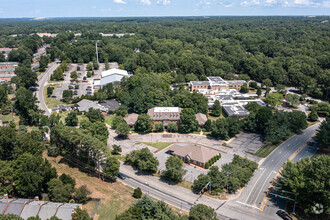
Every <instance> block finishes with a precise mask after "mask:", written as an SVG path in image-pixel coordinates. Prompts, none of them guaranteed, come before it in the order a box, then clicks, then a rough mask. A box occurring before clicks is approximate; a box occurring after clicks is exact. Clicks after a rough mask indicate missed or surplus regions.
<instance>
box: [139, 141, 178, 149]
mask: <svg viewBox="0 0 330 220" xmlns="http://www.w3.org/2000/svg"><path fill="white" fill-rule="evenodd" d="M135 144H136V145H138V144H146V145H149V146H151V147H154V148H157V149H158V150H162V149H164V148H166V147H168V146H170V145H171V144H172V142H136V143H135Z"/></svg>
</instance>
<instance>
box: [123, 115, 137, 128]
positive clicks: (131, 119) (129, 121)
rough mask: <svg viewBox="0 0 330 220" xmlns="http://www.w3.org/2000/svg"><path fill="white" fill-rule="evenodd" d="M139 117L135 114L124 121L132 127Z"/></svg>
mask: <svg viewBox="0 0 330 220" xmlns="http://www.w3.org/2000/svg"><path fill="white" fill-rule="evenodd" d="M138 117H139V115H138V114H136V113H132V114H129V115H128V116H127V117H125V118H124V119H125V121H126V123H127V124H128V125H130V126H133V125H134V124H135V122H136V121H137V119H138Z"/></svg>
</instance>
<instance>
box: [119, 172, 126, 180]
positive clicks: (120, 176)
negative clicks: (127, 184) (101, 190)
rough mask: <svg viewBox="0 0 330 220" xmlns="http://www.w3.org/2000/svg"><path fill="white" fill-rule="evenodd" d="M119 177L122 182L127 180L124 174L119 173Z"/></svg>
mask: <svg viewBox="0 0 330 220" xmlns="http://www.w3.org/2000/svg"><path fill="white" fill-rule="evenodd" d="M118 177H119V178H120V179H122V180H124V179H126V176H125V175H124V174H122V173H118Z"/></svg>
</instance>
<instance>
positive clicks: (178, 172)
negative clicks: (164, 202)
mask: <svg viewBox="0 0 330 220" xmlns="http://www.w3.org/2000/svg"><path fill="white" fill-rule="evenodd" d="M165 165H166V170H165V171H164V172H163V173H162V178H163V179H166V180H168V181H171V182H174V183H178V182H181V181H182V178H183V176H184V174H185V173H186V172H187V171H186V170H184V169H183V161H182V160H181V159H179V158H178V157H169V158H168V159H167V161H166V163H165Z"/></svg>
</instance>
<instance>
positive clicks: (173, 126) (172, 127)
mask: <svg viewBox="0 0 330 220" xmlns="http://www.w3.org/2000/svg"><path fill="white" fill-rule="evenodd" d="M167 131H168V132H172V133H175V132H178V125H177V124H174V123H169V124H168V125H167Z"/></svg>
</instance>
